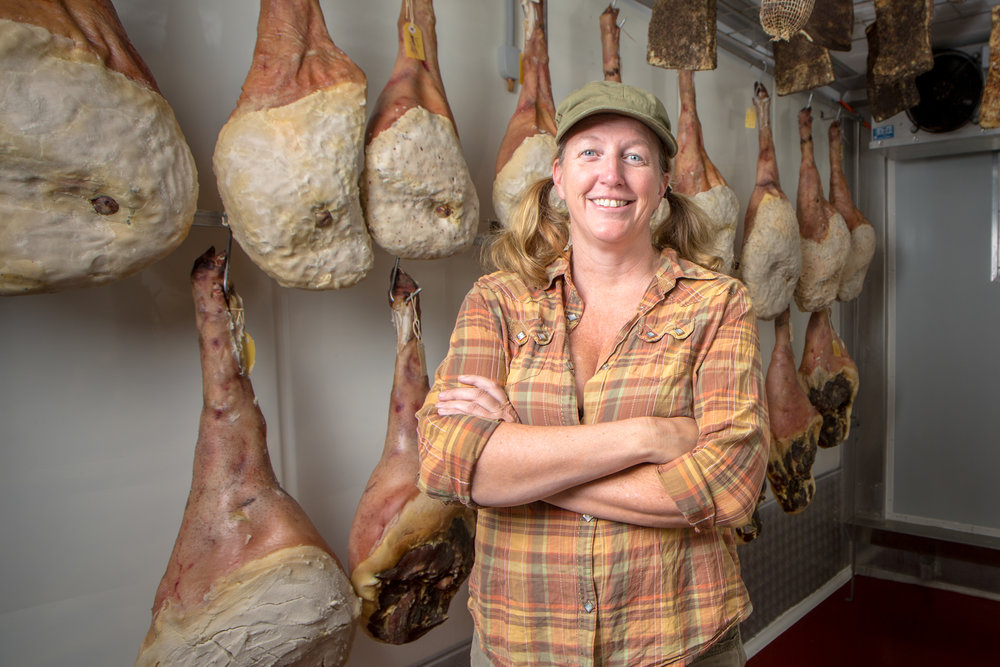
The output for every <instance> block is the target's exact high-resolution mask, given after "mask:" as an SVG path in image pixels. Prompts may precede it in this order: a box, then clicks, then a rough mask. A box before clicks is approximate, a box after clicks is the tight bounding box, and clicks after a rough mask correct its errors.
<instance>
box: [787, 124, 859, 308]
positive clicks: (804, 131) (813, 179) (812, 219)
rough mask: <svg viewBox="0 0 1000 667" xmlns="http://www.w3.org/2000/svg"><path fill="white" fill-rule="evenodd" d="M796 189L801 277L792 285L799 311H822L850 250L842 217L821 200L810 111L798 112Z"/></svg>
mask: <svg viewBox="0 0 1000 667" xmlns="http://www.w3.org/2000/svg"><path fill="white" fill-rule="evenodd" d="M799 147H800V148H801V150H802V162H801V163H800V165H799V190H798V198H797V202H796V207H795V215H796V217H797V218H798V220H799V235H800V236H801V238H802V275H801V276H800V277H799V282H798V283H797V284H796V286H795V303H796V304H797V305H798V307H799V310H801V311H803V312H807V313H811V312H814V311H817V310H822V309H824V308H826V307H827V306H829V305H830V304H831V303H833V302H834V301H835V300H836V298H837V289H838V288H839V287H840V275H841V273H842V272H843V270H844V264H845V263H846V262H847V256H848V253H850V250H851V233H850V232H849V231H848V229H847V223H845V222H844V216H842V215H841V214H840V213H838V212H837V209H835V208H834V207H833V206H832V205H831V204H830V202H828V201H827V200H826V199H825V198H824V197H823V184H822V183H821V182H820V178H819V170H818V169H817V168H816V160H815V157H814V152H813V139H812V109H810V108H809V107H806V108H804V109H802V110H801V111H799Z"/></svg>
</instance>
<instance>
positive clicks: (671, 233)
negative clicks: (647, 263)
mask: <svg viewBox="0 0 1000 667" xmlns="http://www.w3.org/2000/svg"><path fill="white" fill-rule="evenodd" d="M565 145H566V140H565V138H564V139H563V141H561V142H560V143H559V149H558V155H557V159H558V160H559V161H560V162H562V159H563V155H564V148H565ZM660 157H661V159H660V168H661V172H663V173H669V172H670V159H669V158H668V157H667V156H666V153H665V152H664V151H663V148H662V146H661V149H660ZM554 186H555V184H554V183H553V182H552V178H551V177H549V178H545V179H542V180H540V181H537V182H535V183H534V184H533V185H531V186H529V187H528V188H527V190H525V191H524V193H523V194H522V195H521V199H520V201H519V202H518V204H517V206H515V207H514V210H513V211H512V212H511V216H510V219H509V221H508V223H507V226H506V227H504V228H502V229H500V230H499V231H497V232H495V233H494V234H493V235H492V237H491V238H490V240H489V241H488V243H487V244H486V245H485V246H484V248H483V260H484V262H485V263H486V264H487V265H492V266H493V267H494V268H497V269H500V270H503V271H510V272H511V273H514V274H516V275H517V276H519V277H520V278H521V280H523V281H524V283H525V284H526V285H529V286H532V287H545V280H546V269H547V268H548V266H549V264H551V263H552V262H553V261H555V260H556V259H557V258H559V257H568V254H569V253H568V252H567V251H568V247H567V246H568V244H569V215H568V213H566V212H565V211H563V210H561V209H560V208H557V207H556V206H554V205H553V203H552V200H551V199H550V198H551V197H552V196H553V194H554V193H553V192H552V190H553V188H554ZM665 199H666V201H667V205H668V206H669V215H667V216H665V217H664V219H663V220H662V221H660V222H659V223H658V224H657V225H656V226H655V227H653V228H651V229H650V242H651V243H652V245H653V246H654V247H655V248H656V249H657V250H663V249H664V248H667V247H670V248H673V249H674V250H676V251H677V254H678V255H679V256H680V257H682V258H683V259H686V260H689V261H691V262H694V263H695V264H698V265H700V266H703V267H705V268H707V269H712V270H713V271H716V270H719V268H720V267H721V266H722V259H721V258H720V257H717V256H716V255H714V254H712V252H711V250H710V248H711V235H710V226H711V222H710V221H709V219H708V217H707V216H706V215H705V213H704V212H703V211H702V210H701V208H700V207H699V206H698V205H697V204H695V203H694V201H693V200H692V199H691V198H690V197H688V196H687V195H682V194H680V193H676V192H672V191H670V190H669V189H668V190H667V194H666V196H665Z"/></svg>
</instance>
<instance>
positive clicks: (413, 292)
mask: <svg viewBox="0 0 1000 667" xmlns="http://www.w3.org/2000/svg"><path fill="white" fill-rule="evenodd" d="M423 289H424V288H423V287H418V288H417V289H415V290H413V291H412V292H410V294H409V295H408V296H407V297H406V303H409V302H410V301H412V300H413V297H415V296H416V295H418V294H420V292H421V291H423Z"/></svg>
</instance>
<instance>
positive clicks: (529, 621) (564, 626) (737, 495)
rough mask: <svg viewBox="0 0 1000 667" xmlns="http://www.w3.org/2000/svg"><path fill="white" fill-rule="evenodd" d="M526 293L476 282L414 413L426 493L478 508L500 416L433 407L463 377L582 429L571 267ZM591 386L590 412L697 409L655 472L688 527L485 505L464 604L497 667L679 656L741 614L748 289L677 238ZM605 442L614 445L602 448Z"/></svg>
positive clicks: (757, 414)
mask: <svg viewBox="0 0 1000 667" xmlns="http://www.w3.org/2000/svg"><path fill="white" fill-rule="evenodd" d="M548 280H549V282H548V285H547V287H546V288H544V289H531V288H528V287H526V286H525V285H524V284H523V282H521V281H520V280H519V279H518V278H516V277H515V276H513V275H512V274H509V273H504V272H497V273H493V274H491V275H488V276H484V277H482V278H480V279H479V280H478V281H477V282H476V284H475V286H474V287H473V288H472V290H471V291H470V292H469V294H468V295H467V296H466V298H465V301H464V303H463V304H462V307H461V310H460V312H459V315H458V321H457V324H456V327H455V330H454V332H453V334H452V338H451V344H450V349H449V352H448V355H447V357H446V358H445V360H444V361H443V362H442V364H441V365H440V367H439V368H438V370H437V373H436V376H435V382H434V386H433V388H432V389H431V392H430V394H429V395H428V397H427V402H426V403H425V405H424V407H423V408H422V409H421V410H420V412H419V413H418V419H419V436H420V457H421V472H420V486H421V488H422V489H423V490H424V491H425V492H426V493H428V494H429V495H432V496H434V497H438V498H442V499H445V500H452V501H455V500H457V501H459V502H462V503H465V504H467V505H470V506H473V507H476V505H475V504H474V503H473V501H472V498H471V495H470V486H471V479H472V475H473V471H474V469H475V465H476V461H477V459H478V458H479V455H480V453H481V452H482V449H483V447H484V446H485V445H486V442H487V440H488V439H489V437H490V435H491V434H492V432H493V430H494V429H495V428H496V426H497V424H498V422H496V421H492V420H487V419H482V418H479V417H472V416H465V415H460V416H446V417H441V416H438V415H437V414H436V413H435V411H434V405H435V403H436V402H437V395H438V393H439V392H440V391H442V390H443V389H445V388H449V387H456V386H459V384H458V381H457V379H456V378H457V376H459V375H461V374H475V375H484V376H487V377H490V378H492V379H494V380H496V381H497V382H498V383H499V384H500V385H501V386H504V387H505V388H506V390H507V394H508V396H509V398H510V401H511V404H512V405H513V406H514V408H515V409H516V410H517V414H518V416H519V419H520V421H521V423H524V424H538V425H569V424H579V423H581V417H580V412H579V411H578V408H577V397H576V384H575V381H574V377H573V367H572V366H573V365H572V361H571V357H570V355H569V350H568V345H567V337H568V335H569V332H570V331H571V330H572V329H573V328H574V327H575V326H576V324H577V323H578V322H579V321H580V319H581V318H582V317H584V316H585V313H584V305H583V303H582V301H581V299H580V297H579V295H578V293H577V292H576V290H575V288H574V287H573V284H572V278H571V276H570V272H569V265H568V262H566V261H565V260H558V261H556V262H554V263H553V265H552V266H551V267H550V268H549V271H548ZM599 362H600V364H601V365H600V366H599V367H598V369H597V372H596V373H595V375H594V377H593V378H591V379H590V380H588V381H587V384H586V387H585V392H584V409H583V418H582V422H583V423H596V422H605V421H613V420H620V419H627V418H630V417H638V416H643V415H655V416H661V417H672V416H687V417H693V418H695V419H696V420H697V423H698V426H699V431H700V436H699V441H698V444H697V446H696V447H695V449H694V450H693V451H691V452H689V453H688V454H685V455H684V456H681V457H680V458H678V459H676V460H674V461H672V462H670V463H667V464H664V465H661V466H659V467H658V472H659V475H660V479H661V482H662V484H663V487H664V489H665V491H666V492H667V493H668V494H669V495H670V496H671V498H673V500H674V501H675V502H676V504H677V506H678V507H679V509H680V510H681V511H682V513H683V514H684V515H685V517H686V518H687V520H688V522H689V523H690V526H691V527H690V528H681V529H654V528H646V527H642V526H637V525H630V524H624V523H618V522H615V521H609V520H602V519H597V518H594V517H591V516H589V515H580V514H577V513H574V512H570V511H567V510H563V509H561V508H559V507H555V506H553V505H550V504H548V503H545V502H541V501H539V502H533V503H530V504H527V505H522V506H517V507H497V508H486V507H482V508H478V510H479V512H478V528H477V534H476V563H475V566H474V568H473V572H472V575H471V576H470V579H469V608H470V610H471V612H472V615H473V618H474V621H475V624H476V628H477V630H478V633H479V636H480V638H481V639H482V641H483V642H484V645H485V650H486V653H487V655H489V657H490V659H491V660H492V661H493V662H494V664H496V665H501V666H508V665H518V666H521V665H557V666H565V665H602V666H605V667H611V666H625V665H629V666H632V665H643V666H648V665H669V664H683V663H684V662H685V661H686V660H688V659H690V658H691V657H692V656H694V655H696V654H697V653H699V652H700V651H702V650H704V649H705V648H706V647H707V646H708V645H709V644H711V643H712V642H714V641H716V640H717V639H719V638H720V637H721V636H722V635H723V634H724V633H725V632H726V631H727V630H729V629H730V628H731V627H733V626H734V625H735V624H737V623H739V622H740V621H741V620H743V619H744V618H745V617H746V616H747V615H748V614H749V613H750V609H751V605H750V601H749V596H748V593H747V590H746V588H745V586H744V585H743V582H742V580H741V579H740V568H739V560H738V558H737V554H736V542H735V538H734V535H733V530H732V529H733V528H734V527H737V526H739V525H742V524H743V523H745V522H746V521H747V520H748V518H749V515H750V513H751V512H752V510H753V508H754V505H755V502H756V499H757V494H758V492H759V490H760V487H761V484H762V482H763V478H764V469H765V465H766V462H767V449H768V438H769V435H768V433H769V429H768V421H767V408H766V404H765V394H764V385H763V376H762V373H761V359H760V350H759V344H758V338H757V327H756V320H755V318H754V316H753V312H752V310H751V307H750V302H749V297H748V295H747V292H746V290H745V288H744V287H743V285H742V284H741V283H740V282H739V281H737V280H735V279H732V278H729V277H727V276H722V275H719V274H716V273H713V272H711V271H708V270H706V269H703V268H701V267H699V266H697V265H695V264H692V263H690V262H687V261H684V260H681V259H679V258H678V257H677V254H676V253H675V252H674V251H673V250H670V249H667V250H664V251H663V252H662V253H661V265H660V267H659V270H658V271H657V273H656V275H655V278H654V279H653V280H652V282H651V284H650V286H649V288H648V289H647V291H646V293H645V295H644V296H643V298H642V301H641V303H640V305H639V308H638V310H637V311H636V314H635V316H634V317H633V318H632V320H631V321H630V322H629V323H628V324H627V325H625V327H624V328H623V329H622V331H621V332H620V333H619V335H618V339H617V340H616V344H615V346H614V348H613V351H612V352H611V354H610V356H609V357H608V358H607V359H602V360H599ZM608 444H609V446H613V443H608Z"/></svg>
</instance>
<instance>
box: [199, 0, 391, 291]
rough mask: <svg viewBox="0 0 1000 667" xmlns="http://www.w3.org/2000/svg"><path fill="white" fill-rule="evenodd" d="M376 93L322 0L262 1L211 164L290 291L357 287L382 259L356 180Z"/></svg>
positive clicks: (232, 219)
mask: <svg viewBox="0 0 1000 667" xmlns="http://www.w3.org/2000/svg"><path fill="white" fill-rule="evenodd" d="M367 90H368V83H367V80H366V78H365V75H364V72H362V71H361V69H360V68H359V67H358V66H357V65H356V64H354V62H353V61H352V60H351V59H350V58H349V57H348V56H347V54H345V53H344V52H343V51H341V50H340V49H339V48H337V46H336V45H335V44H334V43H333V41H332V40H331V39H330V35H329V33H328V32H327V29H326V23H325V21H324V20H323V12H322V10H321V9H320V6H319V0H261V3H260V18H259V20H258V24H257V43H256V48H255V49H254V53H253V61H252V62H251V65H250V72H249V73H248V74H247V77H246V80H245V81H244V83H243V92H242V94H241V95H240V98H239V100H238V101H237V103H236V108H235V109H234V110H233V112H232V114H231V115H230V117H229V120H228V121H227V122H226V124H225V125H224V126H223V127H222V130H221V131H220V132H219V137H218V140H217V142H216V146H215V154H214V155H213V159H212V164H213V168H214V171H215V175H216V178H217V180H218V184H219V194H220V196H221V197H222V203H223V205H224V206H225V209H226V214H227V216H228V220H229V227H230V229H232V231H233V236H234V237H235V238H236V240H237V241H238V242H239V244H240V246H241V247H242V248H243V250H245V251H246V253H247V255H249V257H250V259H252V260H253V262H254V263H255V264H256V265H257V266H259V267H260V268H261V269H262V270H263V271H264V272H265V273H267V274H268V275H269V276H271V277H272V278H274V279H275V280H277V281H278V283H279V284H281V285H283V286H285V287H298V288H302V289H335V288H341V287H348V286H350V285H353V284H355V283H357V282H358V281H359V280H361V279H362V278H364V277H365V275H367V273H368V271H369V270H370V269H371V267H372V263H373V261H374V255H373V254H372V248H371V239H370V238H369V236H368V230H367V229H366V228H365V223H364V216H363V215H362V213H361V199H360V193H359V189H358V185H357V183H358V173H359V165H360V161H361V151H362V150H363V148H364V127H365V100H366V95H367Z"/></svg>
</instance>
